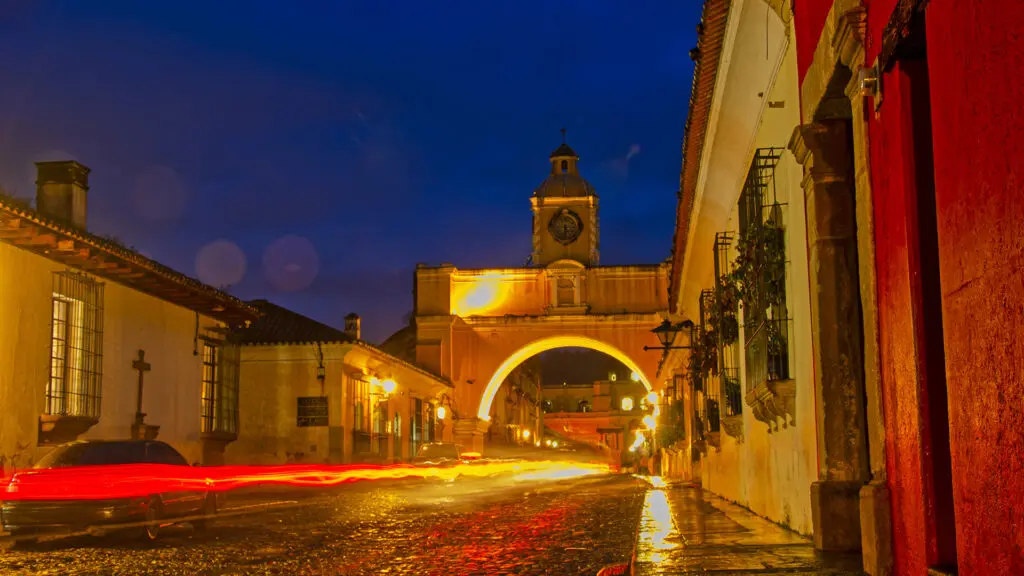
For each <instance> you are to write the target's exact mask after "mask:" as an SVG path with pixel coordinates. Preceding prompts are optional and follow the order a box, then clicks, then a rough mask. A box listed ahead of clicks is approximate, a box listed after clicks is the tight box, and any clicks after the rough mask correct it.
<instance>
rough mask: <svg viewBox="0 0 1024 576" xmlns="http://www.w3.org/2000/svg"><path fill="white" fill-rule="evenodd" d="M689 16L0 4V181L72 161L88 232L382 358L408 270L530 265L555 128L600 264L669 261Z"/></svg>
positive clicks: (522, 3)
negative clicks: (567, 153)
mask: <svg viewBox="0 0 1024 576" xmlns="http://www.w3.org/2000/svg"><path fill="white" fill-rule="evenodd" d="M699 10H700V2H698V1H696V0H676V1H669V0H648V1H636V0H634V1H630V2H625V1H623V0H514V1H513V0H508V1H504V0H494V1H493V2H491V1H488V2H479V1H474V2H470V1H464V2H463V1H459V2H456V1H446V0H435V1H429V2H428V1H424V0H394V1H391V2H388V1H386V0H364V1H345V0H335V1H331V2H326V1H322V2H321V1H317V2H314V1H304V2H283V1H281V2H260V1H258V0H250V1H246V2H242V1H233V0H232V1H228V0H214V1H211V0H206V1H204V2H194V1H190V0H177V1H175V2H155V1H138V0H123V1H103V0H95V1H88V2H70V1H65V2H55V1H49V2H47V1H45V0H37V1H30V0H0V184H2V185H3V186H4V187H6V188H7V189H8V190H10V191H12V192H14V193H15V194H17V195H20V196H33V195H34V184H33V181H34V167H33V166H32V162H34V161H37V160H58V159H68V158H71V159H76V160H79V161H80V162H82V163H84V164H86V165H87V166H89V167H90V168H92V170H93V173H92V176H91V185H92V190H91V192H90V196H89V203H90V204H89V218H90V221H89V228H90V230H91V231H92V232H94V233H99V234H110V235H114V236H117V237H118V238H120V239H121V240H122V241H124V242H125V243H126V244H129V245H132V246H135V247H136V248H137V249H139V250H141V251H143V252H144V253H145V254H147V255H149V256H151V257H153V258H156V259H157V260H160V261H161V262H163V263H165V264H167V265H169V266H172V267H174V268H176V269H178V270H181V271H182V272H185V273H187V274H190V275H193V276H198V277H200V278H201V279H203V280H204V281H207V282H210V283H213V284H225V283H231V284H232V286H231V287H230V291H231V292H232V293H233V294H235V295H237V296H239V297H242V298H246V299H249V298H258V297H265V298H268V299H270V300H272V301H275V302H277V303H279V304H281V305H284V306H287V307H289V308H292V309H294V310H296V311H299V312H301V313H304V314H307V315H310V316H312V317H314V318H317V319H319V320H321V321H324V322H327V323H330V324H333V325H337V326H341V325H342V318H343V317H344V315H345V314H346V313H348V312H351V311H355V312H357V313H359V314H361V315H362V316H363V326H364V336H365V337H367V338H368V339H369V340H371V341H379V340H381V339H382V338H384V337H386V336H387V335H388V334H390V333H391V332H392V331H394V330H396V329H398V328H399V327H400V326H401V324H402V317H403V316H404V315H405V314H406V313H407V312H408V311H410V310H411V308H412V302H411V290H412V273H413V272H412V271H413V269H414V267H415V264H416V263H417V262H426V263H432V264H438V263H441V262H452V263H454V264H456V265H457V266H462V267H485V266H503V265H521V264H522V263H523V262H524V261H525V259H526V257H527V255H528V254H529V251H530V211H529V197H530V194H531V193H532V191H533V188H534V187H535V186H536V185H537V184H538V183H539V182H540V181H541V179H543V178H544V176H545V175H546V173H547V170H548V164H547V156H548V153H549V152H550V151H551V150H553V149H554V148H555V147H556V146H557V145H558V143H559V138H560V136H559V128H561V127H563V126H565V127H567V128H568V134H569V143H570V144H571V145H572V146H573V147H574V148H575V149H576V151H577V152H578V153H579V154H580V156H581V165H580V169H581V172H582V173H583V175H584V176H585V177H587V178H588V179H589V180H590V181H591V183H592V184H593V185H594V186H595V187H596V189H597V192H598V194H599V195H600V196H601V234H602V236H601V248H602V254H601V256H602V263H604V264H626V263H654V262H659V261H661V260H664V259H665V258H666V257H668V255H669V250H670V246H671V238H670V237H671V231H672V226H673V223H674V213H673V210H674V207H675V201H676V197H675V191H676V188H677V187H678V178H679V176H678V175H679V167H680V142H681V137H682V131H683V124H684V122H685V115H686V110H687V101H688V98H689V92H690V83H691V74H692V70H693V67H692V63H691V62H690V59H689V56H688V51H689V49H690V48H691V47H692V46H693V45H694V43H695V34H694V29H695V26H696V24H697V21H698V19H699ZM631 149H632V150H633V152H632V153H630V150H631ZM296 236H297V237H299V238H301V239H303V240H297V239H296V238H294V237H296ZM282 238H284V240H283V241H282V240H281V239H282ZM218 241H220V242H218ZM211 243H213V244H212V245H211ZM233 245H234V246H237V247H239V248H240V250H238V251H235V250H234V248H233V247H232V246H233ZM204 246H209V247H208V248H207V249H206V250H205V251H204V250H203V248H204ZM295 246H298V247H299V251H298V252H295V250H294V248H293V247H295ZM302 247H305V248H306V250H307V251H306V252H305V253H303V252H302V251H301V248H302ZM310 252H315V255H314V254H311V253H310ZM293 253H294V254H293ZM243 266H244V269H243ZM314 272H315V274H314ZM238 278H241V279H240V280H239V279H238Z"/></svg>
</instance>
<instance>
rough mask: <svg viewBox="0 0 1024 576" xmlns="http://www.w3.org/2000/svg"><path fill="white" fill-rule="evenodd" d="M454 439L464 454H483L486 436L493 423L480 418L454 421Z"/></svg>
mask: <svg viewBox="0 0 1024 576" xmlns="http://www.w3.org/2000/svg"><path fill="white" fill-rule="evenodd" d="M452 424H453V426H452V432H453V434H452V437H453V440H454V442H455V443H456V444H459V445H461V446H462V450H463V451H464V452H481V453H482V452H483V451H484V435H485V434H487V429H488V428H489V427H490V426H491V423H490V422H488V421H486V420H482V419H480V418H459V419H458V420H453V421H452Z"/></svg>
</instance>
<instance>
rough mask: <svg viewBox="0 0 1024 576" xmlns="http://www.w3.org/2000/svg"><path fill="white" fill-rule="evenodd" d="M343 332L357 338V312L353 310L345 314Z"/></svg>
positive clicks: (358, 335)
mask: <svg viewBox="0 0 1024 576" xmlns="http://www.w3.org/2000/svg"><path fill="white" fill-rule="evenodd" d="M345 334H348V335H349V336H351V337H353V338H355V339H356V340H359V338H360V333H359V314H356V313H355V312H353V313H351V314H349V315H348V316H345Z"/></svg>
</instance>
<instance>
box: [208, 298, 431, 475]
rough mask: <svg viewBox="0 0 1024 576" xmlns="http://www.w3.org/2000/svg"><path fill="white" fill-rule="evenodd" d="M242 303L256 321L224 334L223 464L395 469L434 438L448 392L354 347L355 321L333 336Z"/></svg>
mask: <svg viewBox="0 0 1024 576" xmlns="http://www.w3.org/2000/svg"><path fill="white" fill-rule="evenodd" d="M252 305H253V306H254V307H255V308H256V309H257V310H259V312H260V315H261V316H260V319H259V320H257V321H256V322H254V323H252V324H251V325H250V326H249V327H246V328H240V329H237V330H236V331H235V334H234V339H235V341H236V342H237V343H238V344H239V346H240V351H241V352H240V370H239V372H240V374H239V381H240V389H239V394H240V398H241V400H240V403H239V404H240V406H239V408H240V410H239V412H240V417H239V432H238V439H237V440H236V441H235V442H234V443H232V444H231V445H230V446H229V447H228V450H227V453H226V460H227V462H228V463H231V464H284V463H289V462H307V463H332V464H335V463H343V462H344V463H349V462H374V463H386V462H396V461H405V460H408V459H409V458H411V457H413V456H414V455H415V454H416V451H417V449H418V447H419V446H421V445H422V444H424V443H426V442H432V441H436V440H440V439H441V437H442V436H443V435H444V429H445V424H446V422H445V419H444V418H440V419H439V418H438V408H440V407H442V406H444V400H445V397H446V395H447V394H448V393H450V392H451V384H449V383H448V382H447V381H446V380H443V379H441V378H439V377H437V376H436V375H434V374H431V373H429V372H427V371H425V370H423V369H421V368H418V367H416V366H413V365H412V364H410V363H408V362H406V361H404V360H402V359H400V358H398V357H396V356H393V355H391V354H388V353H386V352H384V351H383V350H381V349H380V348H378V347H376V346H372V345H370V344H368V343H366V342H364V341H362V340H361V339H360V336H361V335H360V328H359V318H358V317H357V316H355V315H349V317H348V318H347V320H346V330H338V329H335V328H332V327H330V326H326V325H324V324H321V323H319V322H316V321H315V320H312V319H310V318H307V317H305V316H302V315H300V314H297V313H295V312H292V311H290V310H287V309H284V308H281V307H279V306H276V305H274V304H272V303H270V302H267V301H265V300H261V301H255V302H253V303H252ZM443 415H444V414H443V413H442V416H443Z"/></svg>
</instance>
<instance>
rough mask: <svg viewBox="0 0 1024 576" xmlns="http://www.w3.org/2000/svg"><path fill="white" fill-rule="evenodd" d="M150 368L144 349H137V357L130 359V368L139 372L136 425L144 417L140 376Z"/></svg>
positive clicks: (141, 421) (139, 423)
mask: <svg viewBox="0 0 1024 576" xmlns="http://www.w3.org/2000/svg"><path fill="white" fill-rule="evenodd" d="M152 368H153V367H152V366H150V364H149V362H146V351H145V350H139V357H138V358H137V359H135V360H133V361H132V369H133V370H135V371H137V372H138V373H139V396H138V401H137V403H136V405H135V424H136V425H137V426H141V425H142V424H143V420H144V419H145V418H146V415H145V414H143V413H142V378H143V375H144V374H145V373H146V372H149V371H150V370H151V369H152Z"/></svg>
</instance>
